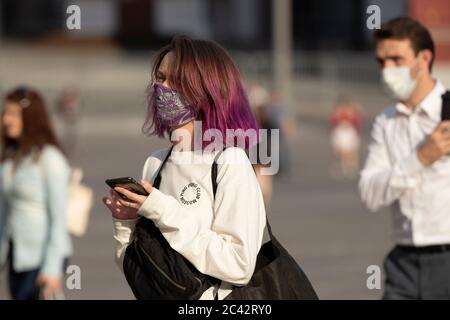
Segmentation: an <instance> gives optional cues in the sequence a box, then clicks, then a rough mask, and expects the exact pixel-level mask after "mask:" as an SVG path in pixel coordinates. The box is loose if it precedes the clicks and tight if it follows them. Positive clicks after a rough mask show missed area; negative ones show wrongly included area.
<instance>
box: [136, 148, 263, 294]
mask: <svg viewBox="0 0 450 320" xmlns="http://www.w3.org/2000/svg"><path fill="white" fill-rule="evenodd" d="M218 163H219V165H218V174H217V183H218V187H217V192H216V199H215V202H214V205H213V207H214V213H215V215H214V220H213V221H212V224H211V227H210V228H202V227H201V226H200V224H199V223H198V222H196V220H195V219H192V218H191V219H190V218H189V215H188V214H186V212H185V209H184V207H183V205H182V204H180V203H179V202H178V201H177V200H176V199H175V198H174V197H172V196H169V195H166V194H164V193H162V192H161V191H159V190H158V189H153V191H152V192H151V194H150V195H149V197H148V198H147V199H146V201H145V202H144V203H143V205H142V206H141V208H140V209H139V211H138V213H139V214H140V215H142V216H144V217H145V218H148V219H151V220H153V221H154V222H155V224H156V226H157V227H159V228H160V230H161V232H162V233H163V235H164V236H165V237H166V239H167V240H168V242H169V243H170V245H171V246H172V248H173V249H175V250H176V251H178V252H179V253H180V254H182V255H183V256H184V257H186V259H188V260H189V261H190V262H191V263H192V264H193V265H194V266H195V267H196V268H197V269H198V270H199V271H200V272H202V273H204V274H207V275H210V276H213V277H215V278H218V279H221V280H223V281H225V282H228V283H231V284H234V285H245V284H247V283H248V282H249V281H250V278H251V277H252V275H253V271H254V269H255V264H256V257H257V254H258V252H259V250H260V248H261V243H262V237H263V232H264V228H265V224H266V213H265V208H264V201H263V198H262V194H261V190H260V188H259V184H258V181H257V179H256V176H255V173H254V171H253V169H252V166H251V163H250V161H249V160H248V158H247V155H246V154H245V152H244V151H243V150H242V149H238V148H229V149H227V150H225V151H224V152H223V154H222V155H221V156H220V157H219V161H218Z"/></svg>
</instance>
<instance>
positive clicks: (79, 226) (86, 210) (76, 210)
mask: <svg viewBox="0 0 450 320" xmlns="http://www.w3.org/2000/svg"><path fill="white" fill-rule="evenodd" d="M82 179H83V170H82V169H81V168H78V167H74V168H72V174H71V178H70V186H69V195H68V199H67V209H66V222H67V229H68V230H69V232H70V233H71V234H72V235H73V236H76V237H81V236H83V235H84V234H85V233H86V229H87V225H88V221H89V216H90V212H91V209H92V205H93V199H94V192H93V190H92V189H91V188H89V187H87V186H86V185H84V184H82V183H81V180H82Z"/></svg>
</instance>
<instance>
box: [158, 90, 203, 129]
mask: <svg viewBox="0 0 450 320" xmlns="http://www.w3.org/2000/svg"><path fill="white" fill-rule="evenodd" d="M152 100H153V108H154V114H155V118H156V119H155V120H156V121H157V122H158V123H159V124H160V125H161V126H162V127H165V129H166V130H168V129H169V128H171V127H177V126H181V125H183V124H186V123H188V122H190V121H192V120H194V119H196V118H197V116H198V112H197V110H196V109H195V108H194V106H191V105H189V104H188V103H187V102H186V101H185V99H183V97H182V96H181V95H180V94H179V93H178V92H177V91H176V90H173V89H170V88H168V87H165V86H163V85H160V84H157V83H156V84H154V85H153V93H152Z"/></svg>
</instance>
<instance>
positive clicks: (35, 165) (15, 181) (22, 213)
mask: <svg viewBox="0 0 450 320" xmlns="http://www.w3.org/2000/svg"><path fill="white" fill-rule="evenodd" d="M12 168H13V163H12V160H9V159H8V160H6V161H4V162H3V163H1V164H0V268H1V267H2V266H3V265H4V264H5V262H6V260H7V256H8V251H9V242H10V240H12V242H13V261H12V262H13V268H14V270H15V271H16V272H22V271H28V270H32V269H37V268H40V269H41V272H42V273H43V274H45V275H48V276H56V277H60V276H62V273H63V262H64V258H66V257H68V256H70V255H71V253H72V244H71V239H70V235H69V233H68V230H67V228H66V214H65V213H66V202H67V196H68V191H69V179H70V167H69V165H68V162H67V160H66V158H65V157H64V155H63V154H62V153H61V151H59V150H58V149H57V148H56V147H54V146H51V145H47V146H45V147H44V148H43V150H42V153H41V156H40V157H39V158H38V161H35V159H34V158H33V157H32V155H31V154H30V155H28V156H26V157H24V158H23V159H22V160H21V161H20V163H19V164H18V166H17V168H16V171H15V173H13V170H12Z"/></svg>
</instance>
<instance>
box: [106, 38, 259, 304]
mask: <svg viewBox="0 0 450 320" xmlns="http://www.w3.org/2000/svg"><path fill="white" fill-rule="evenodd" d="M152 79H153V83H152V90H151V92H150V99H149V106H148V111H149V113H148V118H147V121H146V125H145V126H144V130H145V132H146V133H149V134H154V135H158V136H160V137H164V136H166V135H167V134H168V135H169V137H170V138H171V143H172V144H173V147H172V148H170V149H164V150H159V151H157V152H155V153H153V154H152V155H151V156H150V157H149V158H148V159H147V161H146V163H145V166H144V170H143V179H144V180H143V181H142V182H141V183H142V185H143V187H144V188H145V189H146V190H147V192H148V193H149V196H140V195H138V194H136V193H132V192H130V191H127V190H126V189H124V188H115V190H112V191H111V198H104V199H103V201H104V204H105V205H106V206H107V207H108V208H109V209H110V210H111V212H112V215H113V220H114V226H115V236H114V239H115V240H116V244H117V250H116V257H117V262H118V265H119V267H120V268H121V269H122V268H123V266H125V265H127V264H128V263H127V259H126V257H127V256H126V254H125V253H126V252H128V249H127V247H128V245H129V244H130V242H131V241H132V234H133V233H135V232H136V230H137V229H139V230H140V231H139V232H140V233H146V232H148V231H149V230H150V228H151V225H149V224H148V222H147V220H149V221H153V222H154V224H155V225H156V227H157V228H159V230H160V232H161V233H162V234H163V235H164V237H165V239H167V241H168V242H169V244H170V246H171V247H172V248H173V249H174V250H176V251H177V252H178V253H180V254H181V255H182V256H183V257H185V258H186V259H187V260H188V261H189V262H190V263H191V264H192V265H193V267H194V268H195V269H196V270H198V271H199V272H201V273H202V274H204V275H207V276H210V277H213V278H214V279H215V280H214V281H215V282H213V285H211V286H210V287H207V288H205V291H202V292H201V296H200V299H214V298H216V299H224V298H225V297H227V296H228V295H229V294H230V293H231V292H232V290H233V287H234V286H244V285H246V284H248V282H249V281H250V279H251V277H252V275H253V271H254V269H255V265H256V257H257V255H258V252H259V250H260V248H261V245H262V242H263V233H264V229H265V225H266V212H265V207H264V200H263V196H262V193H261V189H260V187H259V184H258V181H257V179H256V176H255V173H254V172H253V169H252V165H251V163H250V161H249V159H248V157H247V155H246V152H245V151H244V149H243V148H244V146H238V147H236V146H235V145H236V143H235V141H234V139H233V140H232V142H231V141H230V140H227V133H226V132H227V130H237V129H242V130H243V131H246V130H248V129H250V130H254V131H256V130H257V128H258V126H257V122H256V119H255V117H254V115H253V113H252V112H251V109H250V106H249V103H248V100H247V97H246V94H245V92H244V88H243V85H242V83H241V79H240V75H239V72H238V69H237V68H236V66H235V64H234V62H233V61H232V59H231V57H230V56H229V55H228V53H226V51H225V50H224V49H223V48H222V47H220V46H219V45H218V44H216V43H214V42H211V41H202V40H192V39H190V38H188V37H175V38H174V39H173V40H172V42H171V43H170V44H169V45H168V46H166V47H164V48H163V49H161V51H160V52H159V54H158V55H157V57H156V60H155V64H154V67H153V73H152ZM195 120H200V121H202V127H203V128H202V130H203V131H202V132H208V129H213V130H215V132H216V133H221V134H222V137H221V138H220V139H221V141H214V142H215V143H219V145H222V146H223V145H226V146H228V147H227V148H226V149H225V150H223V151H222V147H220V148H219V149H218V150H217V149H216V150H208V149H206V146H208V145H209V144H207V143H206V141H203V142H204V143H202V146H201V148H202V150H196V149H194V139H193V138H194V135H197V134H200V135H202V132H200V133H199V132H195V133H194V121H195ZM178 135H180V136H182V137H183V140H181V142H180V141H175V139H174V137H176V136H178ZM252 143H253V144H254V143H256V141H253V142H249V144H252ZM215 157H217V163H218V168H217V180H214V181H213V183H214V182H217V189H216V191H215V192H214V189H213V186H212V179H213V178H212V169H211V167H212V163H213V160H214V158H215ZM159 170H161V171H159ZM158 172H160V174H158ZM157 177H159V179H161V180H159V179H158V181H160V182H158V184H159V187H156V186H155V187H152V185H151V183H152V182H154V181H155V179H157ZM119 194H123V195H124V196H126V197H127V200H124V199H123V198H121V197H120V196H119ZM146 254H148V253H146ZM124 256H125V259H124ZM158 258H159V257H158ZM177 267H179V266H176V265H170V266H169V268H170V269H171V270H177V269H176V268H177ZM124 269H125V268H124ZM158 269H159V270H161V269H162V268H161V267H158ZM150 271H151V270H148V271H147V270H145V271H143V272H150ZM126 275H127V274H126ZM135 276H138V275H135V274H133V275H130V274H128V275H127V279H129V278H135ZM160 276H163V277H165V278H166V279H167V278H168V277H167V272H165V273H161V274H158V273H156V272H155V274H154V277H155V279H158V277H160ZM217 280H219V282H217ZM169 282H171V283H175V284H174V285H173V290H174V292H168V293H167V294H173V295H175V294H176V292H175V291H176V290H177V289H176V288H177V287H180V286H179V285H178V286H176V281H173V280H169ZM140 285H141V286H142V285H144V286H145V285H146V284H145V283H140ZM148 285H149V286H150V284H148ZM147 288H148V287H147ZM159 298H162V297H159Z"/></svg>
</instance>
